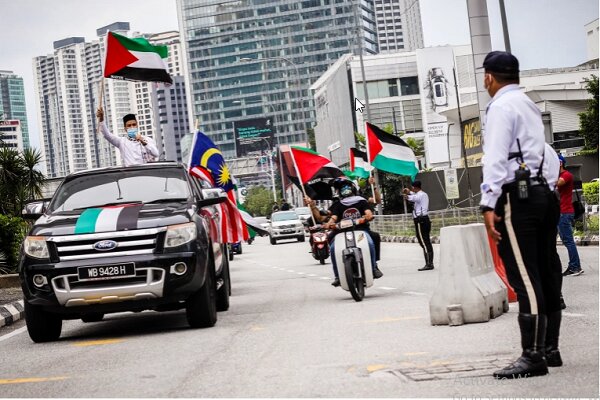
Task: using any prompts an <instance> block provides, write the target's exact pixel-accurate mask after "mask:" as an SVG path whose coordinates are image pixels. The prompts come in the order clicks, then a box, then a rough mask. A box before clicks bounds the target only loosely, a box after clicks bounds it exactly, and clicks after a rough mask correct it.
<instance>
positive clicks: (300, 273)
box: [296, 272, 306, 275]
mask: <svg viewBox="0 0 600 400" xmlns="http://www.w3.org/2000/svg"><path fill="white" fill-rule="evenodd" d="M296 273H297V274H298V275H306V273H305V272H296Z"/></svg>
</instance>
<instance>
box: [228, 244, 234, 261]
mask: <svg viewBox="0 0 600 400" xmlns="http://www.w3.org/2000/svg"><path fill="white" fill-rule="evenodd" d="M227 253H228V255H229V261H233V249H232V248H231V246H227Z"/></svg>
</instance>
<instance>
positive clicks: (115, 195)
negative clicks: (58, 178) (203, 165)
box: [48, 168, 190, 213]
mask: <svg viewBox="0 0 600 400" xmlns="http://www.w3.org/2000/svg"><path fill="white" fill-rule="evenodd" d="M189 197H190V189H189V186H188V183H187V180H186V177H185V171H183V170H182V169H179V168H162V169H159V168H153V169H139V170H129V171H123V170H121V171H114V172H102V173H99V174H95V175H81V176H75V177H73V178H71V179H69V180H67V181H65V182H64V183H63V184H62V185H61V186H60V187H59V188H58V190H57V192H56V194H55V195H54V197H53V199H52V202H51V203H50V205H49V207H48V211H49V212H50V213H52V212H56V211H72V210H76V209H82V208H89V207H99V206H106V205H118V204H129V203H148V202H167V201H168V200H173V201H181V199H188V198H189Z"/></svg>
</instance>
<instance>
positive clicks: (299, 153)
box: [290, 146, 344, 184]
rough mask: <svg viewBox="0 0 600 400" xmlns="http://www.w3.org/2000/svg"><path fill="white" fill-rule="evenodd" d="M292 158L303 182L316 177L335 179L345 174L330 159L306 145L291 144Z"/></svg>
mask: <svg viewBox="0 0 600 400" xmlns="http://www.w3.org/2000/svg"><path fill="white" fill-rule="evenodd" d="M290 151H291V153H292V160H293V161H294V164H295V166H296V171H298V178H299V179H300V182H302V184H305V183H307V182H309V181H312V180H315V179H334V178H337V177H340V176H344V173H343V172H342V170H341V169H339V168H338V167H337V165H335V164H334V163H333V162H332V161H331V160H330V159H328V158H326V157H323V156H322V155H320V154H319V153H317V152H315V151H313V150H311V149H307V148H305V147H298V146H290Z"/></svg>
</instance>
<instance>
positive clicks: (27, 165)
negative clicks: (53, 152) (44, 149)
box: [22, 148, 46, 200]
mask: <svg viewBox="0 0 600 400" xmlns="http://www.w3.org/2000/svg"><path fill="white" fill-rule="evenodd" d="M22 159H23V174H24V180H23V186H25V189H26V192H27V195H28V198H27V200H33V199H36V198H41V197H42V196H43V194H42V189H43V188H44V185H45V184H46V177H45V176H44V174H42V173H41V172H40V171H38V170H36V169H35V167H36V165H38V164H40V163H41V162H42V153H41V152H40V151H38V150H35V149H31V148H30V149H25V151H24V152H23V155H22Z"/></svg>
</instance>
